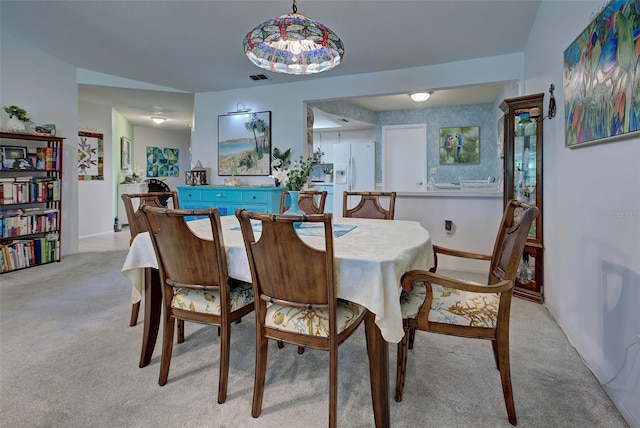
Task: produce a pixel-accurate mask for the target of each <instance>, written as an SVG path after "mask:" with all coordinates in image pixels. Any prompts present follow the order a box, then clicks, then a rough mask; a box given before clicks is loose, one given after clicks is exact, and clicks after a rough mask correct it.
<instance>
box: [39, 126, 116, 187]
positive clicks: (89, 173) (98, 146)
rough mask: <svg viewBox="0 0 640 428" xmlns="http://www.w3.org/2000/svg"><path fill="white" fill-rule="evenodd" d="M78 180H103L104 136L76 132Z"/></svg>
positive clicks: (94, 133) (95, 133)
mask: <svg viewBox="0 0 640 428" xmlns="http://www.w3.org/2000/svg"><path fill="white" fill-rule="evenodd" d="M37 165H38V164H37ZM37 165H36V167H37ZM78 180H79V181H91V180H104V134H100V133H97V132H84V131H79V132H78Z"/></svg>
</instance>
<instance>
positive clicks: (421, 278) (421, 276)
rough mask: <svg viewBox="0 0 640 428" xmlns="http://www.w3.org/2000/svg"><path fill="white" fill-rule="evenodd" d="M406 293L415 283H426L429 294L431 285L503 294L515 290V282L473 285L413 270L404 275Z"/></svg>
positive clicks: (403, 286) (507, 280)
mask: <svg viewBox="0 0 640 428" xmlns="http://www.w3.org/2000/svg"><path fill="white" fill-rule="evenodd" d="M400 281H401V284H402V289H403V290H404V291H408V292H410V291H412V290H413V283H414V282H424V283H425V285H426V287H427V289H428V290H429V291H428V292H430V291H431V284H432V283H433V284H438V285H441V286H443V287H447V288H454V289H456V290H462V291H468V292H473V293H502V292H505V291H508V290H509V289H512V288H513V281H511V280H510V279H505V280H504V281H500V282H498V283H496V284H493V285H483V284H473V283H470V282H466V281H461V280H459V279H455V278H450V277H448V276H444V275H440V274H437V273H433V272H428V271H426V270H412V271H409V272H406V273H405V274H404V275H402V279H401V280H400Z"/></svg>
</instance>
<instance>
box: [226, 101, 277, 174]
mask: <svg viewBox="0 0 640 428" xmlns="http://www.w3.org/2000/svg"><path fill="white" fill-rule="evenodd" d="M269 174H271V112H270V111H261V112H256V113H232V114H225V115H220V116H218V175H269Z"/></svg>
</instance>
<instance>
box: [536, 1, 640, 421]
mask: <svg viewBox="0 0 640 428" xmlns="http://www.w3.org/2000/svg"><path fill="white" fill-rule="evenodd" d="M602 4H603V3H602V2H601V1H589V2H577V1H569V2H544V1H543V2H542V4H541V6H540V9H539V12H538V16H537V18H536V21H535V25H534V27H533V29H532V32H531V35H530V37H529V40H528V44H527V49H526V51H525V58H526V60H525V76H526V80H525V88H526V92H527V93H537V92H547V90H548V88H549V84H551V83H554V84H555V86H556V88H557V90H556V94H555V95H556V101H557V104H558V110H557V116H556V117H555V118H554V119H552V120H545V121H544V139H545V140H544V141H545V146H544V177H543V179H544V201H543V202H544V232H545V234H544V241H545V257H544V262H545V295H546V302H547V307H548V308H549V310H550V312H551V313H552V315H553V316H554V317H555V318H556V319H557V321H558V323H559V324H560V326H561V327H562V329H563V330H564V331H565V333H566V334H567V336H568V337H569V339H570V340H571V342H572V343H573V345H574V346H575V347H576V348H577V349H578V351H579V352H580V354H581V355H582V357H583V358H584V360H585V362H586V363H587V365H588V366H589V367H591V369H592V371H594V373H595V374H596V376H597V377H598V378H599V380H600V381H601V382H602V383H606V382H609V381H611V380H612V379H614V378H615V380H613V381H611V383H610V384H609V385H608V386H606V387H605V391H607V393H608V394H609V395H610V396H611V398H612V400H613V401H614V403H615V404H616V406H617V407H618V409H620V411H621V413H622V414H623V416H624V417H625V419H626V420H627V422H629V424H630V425H631V426H635V427H639V426H640V406H639V405H638V403H640V336H638V335H640V311H639V310H638V304H639V303H640V256H639V255H640V197H639V196H640V168H639V166H638V165H639V163H640V138H638V137H635V138H627V139H624V140H620V141H616V142H610V143H605V144H599V145H593V146H587V147H581V148H579V149H573V150H571V149H567V148H565V147H564V140H565V138H564V114H565V111H564V98H563V51H564V49H566V48H567V47H568V46H569V45H570V44H571V43H572V42H573V41H574V39H575V38H576V37H577V36H578V35H579V34H580V33H581V32H582V31H583V30H584V29H585V28H586V26H587V24H588V23H589V21H590V18H591V14H592V13H593V12H597V11H598V10H599V8H600V7H602ZM547 95H548V94H547ZM545 101H547V102H548V97H547V98H545ZM545 112H546V107H545ZM634 343H635V344H634Z"/></svg>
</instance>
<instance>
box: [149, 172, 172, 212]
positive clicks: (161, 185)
mask: <svg viewBox="0 0 640 428" xmlns="http://www.w3.org/2000/svg"><path fill="white" fill-rule="evenodd" d="M147 186H148V191H149V192H150V193H157V192H161V193H169V192H171V188H170V187H169V185H168V184H167V183H165V182H164V181H162V180H158V179H157V178H150V179H148V180H147ZM159 199H160V203H161V204H162V206H163V207H166V206H167V200H168V199H169V197H168V196H160V197H159ZM174 208H177V206H176V207H174Z"/></svg>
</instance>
